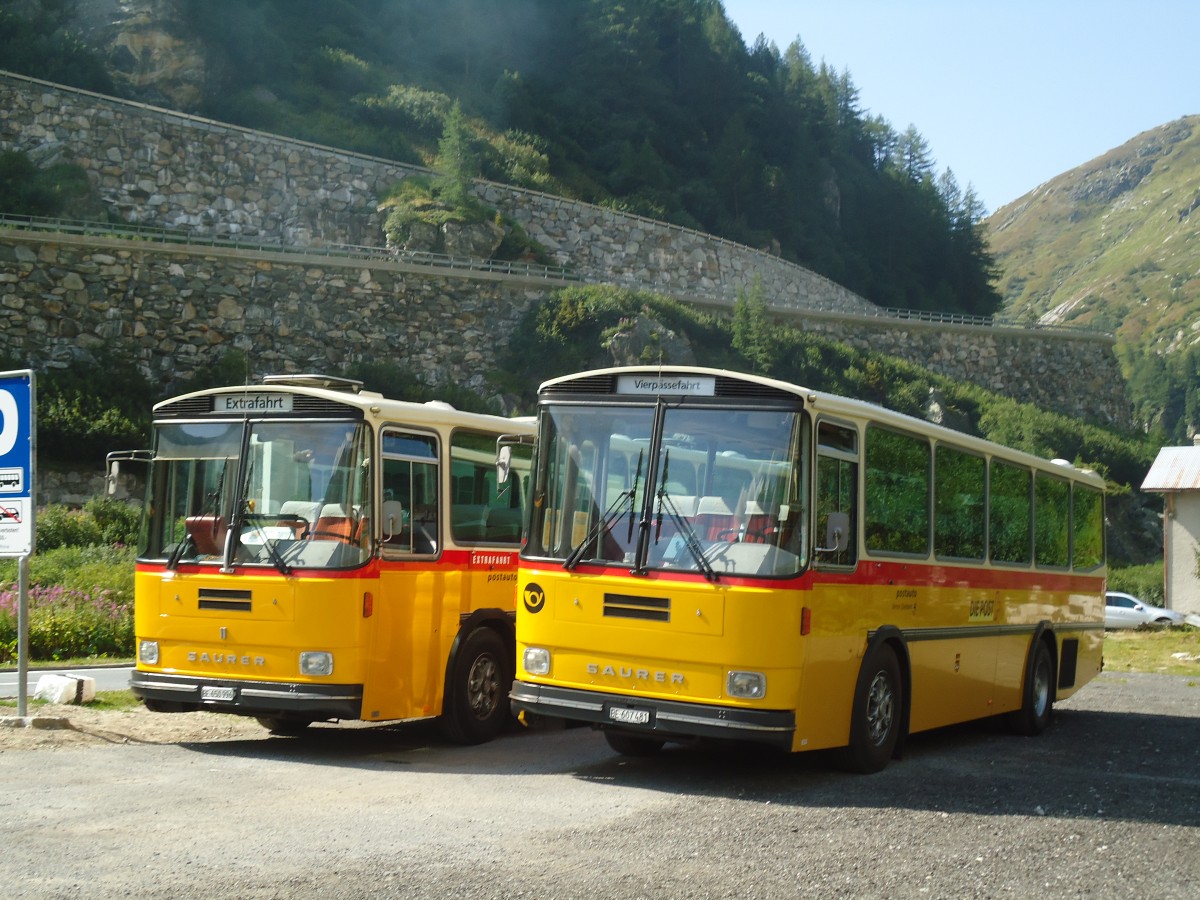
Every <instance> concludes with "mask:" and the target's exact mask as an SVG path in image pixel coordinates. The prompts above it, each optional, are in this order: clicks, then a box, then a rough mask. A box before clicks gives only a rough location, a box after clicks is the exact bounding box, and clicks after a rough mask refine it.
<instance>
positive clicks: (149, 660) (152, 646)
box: [138, 641, 158, 666]
mask: <svg viewBox="0 0 1200 900" xmlns="http://www.w3.org/2000/svg"><path fill="white" fill-rule="evenodd" d="M138 662H140V663H145V664H146V665H148V666H157V665H158V641H138Z"/></svg>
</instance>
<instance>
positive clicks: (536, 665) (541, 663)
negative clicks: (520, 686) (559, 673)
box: [523, 647, 550, 675]
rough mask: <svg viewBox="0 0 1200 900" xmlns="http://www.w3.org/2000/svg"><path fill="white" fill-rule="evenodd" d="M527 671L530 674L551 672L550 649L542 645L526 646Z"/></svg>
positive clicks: (524, 659)
mask: <svg viewBox="0 0 1200 900" xmlns="http://www.w3.org/2000/svg"><path fill="white" fill-rule="evenodd" d="M523 662H524V665H525V671H526V672H528V673H529V674H530V675H549V674H550V651H549V650H546V649H543V648H542V647H526V648H525V655H524V657H523Z"/></svg>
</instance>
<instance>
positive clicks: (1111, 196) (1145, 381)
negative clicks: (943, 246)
mask: <svg viewBox="0 0 1200 900" xmlns="http://www.w3.org/2000/svg"><path fill="white" fill-rule="evenodd" d="M1198 172H1200V116H1189V117H1187V118H1183V119H1179V120H1177V121H1175V122H1171V123H1169V124H1167V125H1164V126H1162V127H1160V128H1155V129H1153V130H1151V131H1147V132H1145V133H1144V134H1141V135H1138V136H1137V137H1136V138H1134V139H1133V140H1131V141H1129V142H1128V143H1126V144H1124V145H1123V146H1121V147H1118V148H1116V149H1114V150H1112V151H1110V152H1109V153H1106V154H1104V155H1103V156H1101V157H1099V158H1097V159H1094V160H1092V161H1090V162H1088V163H1086V164H1084V165H1082V166H1079V167H1078V168H1076V169H1073V170H1072V171H1070V172H1067V173H1064V174H1063V175H1060V176H1058V177H1057V178H1054V179H1052V180H1051V181H1049V182H1047V183H1046V184H1045V185H1043V186H1042V187H1040V188H1038V189H1037V190H1036V191H1034V192H1032V193H1030V194H1029V195H1027V196H1025V197H1022V198H1020V199H1019V200H1017V201H1015V202H1014V203H1012V204H1010V205H1008V206H1006V207H1004V208H1003V209H1001V210H998V211H997V212H996V213H995V214H994V215H993V216H992V217H991V218H990V219H989V220H988V228H989V240H990V243H991V246H992V248H993V250H994V251H995V253H996V256H997V260H998V263H999V266H1000V270H1001V272H1002V273H1003V274H1002V276H1001V278H1000V281H999V286H1000V289H1001V291H1002V293H1003V295H1004V303H1005V307H1006V309H1007V310H1008V311H1009V312H1011V313H1012V314H1013V315H1015V316H1016V317H1018V318H1020V319H1024V320H1027V321H1042V322H1047V323H1059V322H1063V323H1069V324H1072V325H1082V326H1087V327H1091V328H1095V329H1098V330H1103V331H1108V332H1111V333H1113V334H1114V335H1115V336H1116V339H1117V354H1118V357H1119V359H1120V361H1121V365H1122V369H1123V371H1124V374H1125V376H1126V380H1127V382H1128V386H1129V394H1130V399H1131V401H1132V403H1133V413H1134V417H1135V421H1136V422H1137V423H1138V424H1139V425H1140V426H1141V427H1142V428H1143V429H1144V430H1146V431H1147V432H1148V433H1149V434H1150V435H1151V438H1152V440H1153V442H1155V443H1157V444H1186V443H1190V442H1191V437H1192V435H1193V434H1195V433H1196V432H1197V431H1200V377H1198V375H1200V332H1198V330H1197V326H1196V322H1197V319H1198V317H1200V273H1198V272H1197V267H1196V242H1197V239H1198V237H1200V188H1197V173H1198Z"/></svg>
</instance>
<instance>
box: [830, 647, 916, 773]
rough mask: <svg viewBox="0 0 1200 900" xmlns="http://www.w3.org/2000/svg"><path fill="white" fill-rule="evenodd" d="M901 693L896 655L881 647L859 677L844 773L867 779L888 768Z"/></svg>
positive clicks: (900, 710) (843, 754)
mask: <svg viewBox="0 0 1200 900" xmlns="http://www.w3.org/2000/svg"><path fill="white" fill-rule="evenodd" d="M903 690H904V688H903V682H902V681H901V679H900V663H899V661H898V660H897V659H896V651H895V650H893V649H892V648H891V647H890V646H888V645H887V644H880V645H879V646H878V647H876V648H875V650H874V651H873V652H872V653H871V654H870V656H868V657H867V659H866V660H865V661H864V662H863V666H862V669H860V670H859V673H858V684H857V686H856V687H855V689H854V708H853V710H852V711H851V714H850V743H849V744H848V745H847V746H846V747H845V748H843V750H842V752H841V755H840V758H839V762H840V763H841V767H842V768H843V769H845V770H846V771H848V772H857V773H859V774H863V775H866V774H870V773H871V772H878V771H880V770H881V769H883V767H884V766H886V765H887V764H888V760H890V759H891V758H892V755H893V754H894V753H895V752H896V745H897V743H898V742H899V740H900V720H901V717H902V715H903V709H904V703H903V699H904V698H903Z"/></svg>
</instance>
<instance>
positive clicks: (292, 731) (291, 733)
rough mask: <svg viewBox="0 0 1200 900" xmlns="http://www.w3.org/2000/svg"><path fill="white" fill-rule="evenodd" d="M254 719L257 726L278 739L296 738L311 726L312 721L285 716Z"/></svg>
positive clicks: (257, 717)
mask: <svg viewBox="0 0 1200 900" xmlns="http://www.w3.org/2000/svg"><path fill="white" fill-rule="evenodd" d="M255 718H256V719H258V724H259V725H261V726H262V727H263V728H265V729H267V731H269V732H270V733H271V734H275V735H279V736H280V737H298V736H299V735H301V734H303V733H304V732H305V731H306V730H307V729H308V726H309V725H311V724H312V719H293V718H288V717H286V716H256V717H255Z"/></svg>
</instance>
